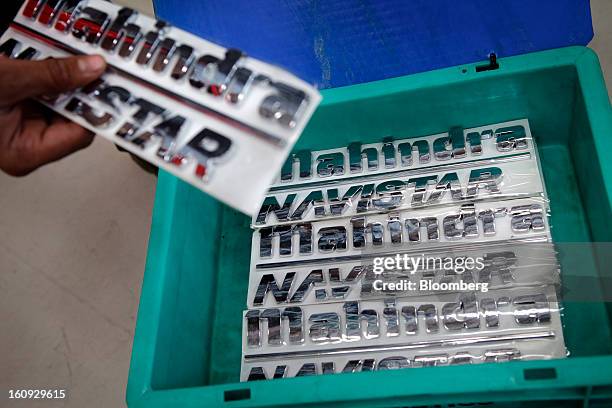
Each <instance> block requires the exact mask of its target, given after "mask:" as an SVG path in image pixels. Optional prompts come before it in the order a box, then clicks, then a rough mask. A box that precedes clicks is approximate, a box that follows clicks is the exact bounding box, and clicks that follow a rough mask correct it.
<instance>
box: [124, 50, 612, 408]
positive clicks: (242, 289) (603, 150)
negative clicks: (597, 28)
mask: <svg viewBox="0 0 612 408" xmlns="http://www.w3.org/2000/svg"><path fill="white" fill-rule="evenodd" d="M499 64H500V67H499V69H497V70H494V71H482V72H476V69H475V67H476V66H478V65H482V64H472V65H464V66H458V67H453V68H447V69H441V70H437V71H431V72H426V73H421V74H416V75H410V76H406V77H401V78H393V79H388V80H384V81H378V82H372V83H367V84H360V85H354V86H349V87H344V88H336V89H330V90H325V91H323V95H324V101H323V103H322V105H321V106H320V108H319V109H318V111H317V112H316V114H315V116H314V117H313V119H312V121H311V123H310V124H309V125H308V127H307V129H306V131H305V132H304V134H303V136H302V138H301V139H300V140H299V142H298V144H297V146H296V149H303V148H306V149H328V148H334V147H341V146H346V145H347V144H348V143H350V142H355V141H361V142H362V143H371V142H378V141H380V140H382V139H383V137H385V136H388V135H394V136H395V137H398V138H405V137H408V136H414V137H417V136H423V135H428V134H435V133H439V132H443V131H446V130H448V129H449V128H450V127H451V126H455V125H461V126H464V127H475V126H480V125H486V124H490V123H495V122H502V121H507V120H511V119H517V118H523V117H526V118H528V119H529V121H530V125H531V129H532V132H533V135H534V137H535V138H536V140H537V142H538V148H539V152H540V157H541V163H542V168H543V172H544V177H545V182H546V185H547V188H548V193H549V198H550V200H551V211H552V220H551V222H552V225H553V238H554V240H555V242H591V241H593V242H610V241H612V229H611V228H610V219H611V218H612V212H611V203H612V181H611V180H612V160H609V159H608V160H607V158H608V157H609V155H610V152H612V109H611V107H610V102H609V99H608V94H607V92H606V87H605V84H604V82H603V79H602V75H601V70H600V67H599V63H598V60H597V57H596V55H595V53H594V52H592V51H591V50H590V49H588V48H584V47H569V48H561V49H556V50H552V51H544V52H538V53H533V54H526V55H521V56H516V57H511V58H504V59H501V60H499ZM570 145H571V149H570V148H568V146H570ZM249 221H250V220H249V218H248V217H246V216H244V215H241V214H239V213H237V212H235V211H233V210H231V209H229V208H228V207H226V206H224V205H222V204H220V203H219V202H217V201H215V200H213V199H212V198H210V197H209V196H207V195H205V194H203V193H201V192H199V191H198V190H196V189H194V188H192V187H190V186H188V185H187V184H185V183H183V182H181V181H179V180H178V179H176V178H174V177H172V176H170V175H169V174H167V173H163V172H162V173H161V174H160V177H159V183H158V189H157V197H156V202H155V209H154V213H153V224H152V227H151V238H150V243H149V253H148V258H147V265H146V272H145V278H144V283H143V287H142V295H141V300H140V309H139V312H138V321H137V325H136V335H135V338H134V346H133V352H132V362H131V367H130V373H129V382H128V389H127V401H128V404H129V406H131V407H153V408H155V407H168V406H172V407H213V406H228V407H242V406H253V407H254V406H268V407H270V406H276V407H288V406H314V405H316V406H324V405H329V406H334V407H361V406H363V407H366V406H367V407H372V406H384V407H400V406H402V407H405V406H410V407H413V406H455V405H453V404H468V405H471V404H473V405H477V406H479V405H483V404H484V405H494V406H529V407H531V406H538V407H541V406H551V407H562V406H563V407H565V406H568V407H575V406H587V405H588V406H591V407H597V406H608V405H612V340H611V333H610V329H611V327H612V315H611V313H612V307H610V304H606V303H604V302H602V301H593V302H572V301H566V302H565V303H564V306H565V310H564V324H565V327H566V329H565V332H564V333H565V340H566V344H567V347H568V349H569V350H570V351H571V356H570V357H569V358H567V359H561V360H549V361H531V362H509V363H502V364H495V363H493V364H481V365H474V366H453V367H432V368H418V369H405V370H394V371H380V372H369V373H355V374H336V375H326V376H314V377H302V378H289V379H281V380H273V381H259V382H252V383H239V382H238V378H239V372H240V359H241V326H242V311H243V309H244V308H245V304H246V291H247V282H248V273H249V259H250V245H251V234H252V232H251V230H250V229H249ZM596 255H597V256H595V255H593V256H591V255H589V254H587V253H585V254H584V257H583V258H582V259H580V260H579V261H576V260H575V259H569V260H567V259H565V260H564V258H563V256H562V257H561V259H562V261H561V262H562V267H563V270H564V271H570V272H568V273H567V275H564V276H563V278H564V279H565V282H566V284H569V285H571V284H573V283H575V284H576V285H579V284H581V283H582V285H583V286H584V285H585V282H587V283H588V285H587V287H586V288H583V289H586V290H587V291H589V293H591V291H592V294H593V299H601V294H602V293H604V292H607V293H611V294H612V287H610V285H609V284H606V282H609V281H610V278H611V277H612V266H610V265H612V262H610V261H606V260H605V259H603V258H604V257H605V256H606V255H608V256H609V254H607V253H603V254H596ZM587 264H588V265H590V266H591V267H586V266H585V265H587ZM597 265H599V267H597ZM582 278H584V279H582ZM606 286H607V287H606Z"/></svg>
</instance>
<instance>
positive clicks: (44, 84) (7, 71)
mask: <svg viewBox="0 0 612 408" xmlns="http://www.w3.org/2000/svg"><path fill="white" fill-rule="evenodd" d="M105 68H106V62H105V61H104V59H103V58H102V57H100V56H97V55H92V56H79V57H70V58H58V59H46V60H41V61H25V60H14V59H9V58H6V57H0V169H1V170H3V171H4V172H6V173H8V174H10V175H13V176H24V175H26V174H28V173H30V172H32V171H33V170H35V169H37V168H38V167H40V166H42V165H44V164H47V163H50V162H53V161H55V160H58V159H61V158H62V157H65V156H67V155H69V154H71V153H73V152H75V151H77V150H80V149H83V148H85V147H87V146H89V144H91V142H92V140H93V134H92V133H91V132H89V131H87V130H85V129H83V128H82V127H81V126H79V125H77V124H76V123H73V122H70V121H69V120H68V119H65V118H62V117H60V116H58V115H55V114H54V113H53V112H51V111H50V110H49V109H47V108H46V107H44V106H43V105H41V104H39V103H37V102H35V101H32V100H29V98H34V97H38V96H43V95H57V94H60V93H63V92H67V91H70V90H73V89H76V88H79V87H81V86H83V85H86V84H88V83H89V82H91V81H93V80H94V79H96V78H98V77H99V76H100V75H101V74H102V72H104V69H105Z"/></svg>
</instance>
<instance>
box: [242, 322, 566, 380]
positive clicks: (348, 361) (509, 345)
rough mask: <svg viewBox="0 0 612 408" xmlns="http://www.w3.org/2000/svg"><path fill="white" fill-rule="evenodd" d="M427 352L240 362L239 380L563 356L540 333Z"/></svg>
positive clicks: (551, 338)
mask: <svg viewBox="0 0 612 408" xmlns="http://www.w3.org/2000/svg"><path fill="white" fill-rule="evenodd" d="M445 344H446V343H441V344H440V345H439V346H438V347H432V348H427V349H419V348H408V347H406V348H401V347H397V348H396V349H393V350H387V349H384V350H374V351H368V352H367V353H360V352H352V353H337V354H330V355H323V356H319V355H312V356H308V357H296V358H282V359H276V360H275V359H260V360H257V359H249V360H246V361H243V363H242V370H241V375H240V380H241V381H259V380H266V379H277V378H290V377H301V376H307V375H320V374H339V373H355V372H368V371H378V370H397V369H403V368H417V367H432V366H447V365H459V364H479V363H492V362H504V361H517V360H546V359H550V358H562V357H564V356H565V355H564V353H565V350H564V347H563V339H562V338H561V339H560V338H557V337H556V336H555V335H553V334H552V333H551V332H547V331H542V332H539V333H533V334H530V335H524V336H508V337H506V336H503V335H502V336H498V337H496V338H492V339H490V341H488V342H487V343H483V344H471V345H469V346H464V345H461V344H459V345H455V344H453V345H450V344H449V345H445Z"/></svg>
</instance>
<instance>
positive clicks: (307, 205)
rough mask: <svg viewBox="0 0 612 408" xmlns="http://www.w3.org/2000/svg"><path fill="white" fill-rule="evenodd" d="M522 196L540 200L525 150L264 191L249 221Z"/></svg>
mask: <svg viewBox="0 0 612 408" xmlns="http://www.w3.org/2000/svg"><path fill="white" fill-rule="evenodd" d="M530 146H533V144H530ZM524 197H544V187H543V185H542V179H541V176H540V169H539V167H538V162H537V159H536V157H535V154H534V152H533V151H532V149H531V148H530V149H529V150H528V151H525V152H524V153H517V154H514V155H512V156H509V157H505V158H490V159H487V160H479V161H471V162H462V163H458V164H449V165H447V166H439V167H435V168H431V169H423V170H422V171H418V172H415V171H410V170H409V171H405V172H395V173H383V174H380V175H378V174H377V175H375V176H374V177H360V178H351V179H340V180H337V181H336V182H334V183H333V184H332V185H326V186H321V187H312V186H305V187H296V188H292V186H291V185H287V186H285V188H284V189H282V190H275V191H271V192H270V193H269V195H268V196H267V197H266V199H265V200H264V203H263V205H262V207H261V208H260V210H259V212H258V214H257V215H256V216H254V217H253V221H252V223H253V227H254V228H261V227H268V226H272V225H280V224H289V223H292V224H295V223H300V222H312V221H318V220H328V219H332V218H342V217H353V216H358V215H363V214H375V213H385V212H389V211H403V210H407V209H411V208H412V209H418V208H428V207H432V206H444V205H449V204H461V203H467V202H476V201H485V200H488V201H492V200H495V201H500V200H507V199H512V198H524Z"/></svg>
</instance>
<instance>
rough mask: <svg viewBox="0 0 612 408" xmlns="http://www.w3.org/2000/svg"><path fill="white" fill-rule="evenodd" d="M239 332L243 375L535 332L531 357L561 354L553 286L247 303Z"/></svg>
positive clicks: (523, 337)
mask: <svg viewBox="0 0 612 408" xmlns="http://www.w3.org/2000/svg"><path fill="white" fill-rule="evenodd" d="M243 339H244V341H243V356H244V358H243V363H244V365H243V370H242V377H243V378H244V377H245V375H246V376H248V373H249V372H250V371H251V366H250V364H251V363H252V362H263V361H272V362H277V363H278V362H279V361H291V360H293V359H296V358H299V359H308V358H313V357H328V356H338V355H345V354H350V353H358V354H360V355H362V356H368V355H371V354H372V353H376V352H378V351H394V352H395V353H396V354H398V355H401V352H402V351H407V350H415V349H417V350H423V349H425V350H428V351H432V350H435V353H433V354H438V353H443V354H446V353H448V352H451V351H452V350H453V348H456V347H457V346H462V347H466V348H469V347H472V346H481V345H495V344H496V343H505V342H506V343H507V342H519V341H520V342H523V341H525V342H527V341H528V340H538V339H539V340H541V339H553V340H554V341H552V342H551V343H550V344H548V345H547V346H546V347H543V348H540V349H539V351H538V352H537V355H538V356H540V355H548V356H550V357H563V356H565V354H566V351H565V345H564V342H563V332H562V329H561V318H560V310H559V305H558V302H557V296H556V293H555V289H554V287H537V288H513V289H505V290H498V291H492V292H487V293H483V292H463V293H460V294H439V295H436V296H433V297H432V296H425V297H419V298H414V297H412V298H394V299H378V300H360V301H348V302H336V303H329V304H319V305H307V306H301V307H300V306H287V307H281V308H266V309H251V310H249V311H246V312H245V313H244V324H243ZM493 348H494V347H493ZM504 348H506V347H504ZM525 353H526V351H525V352H523V354H522V355H528V354H525Z"/></svg>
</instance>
